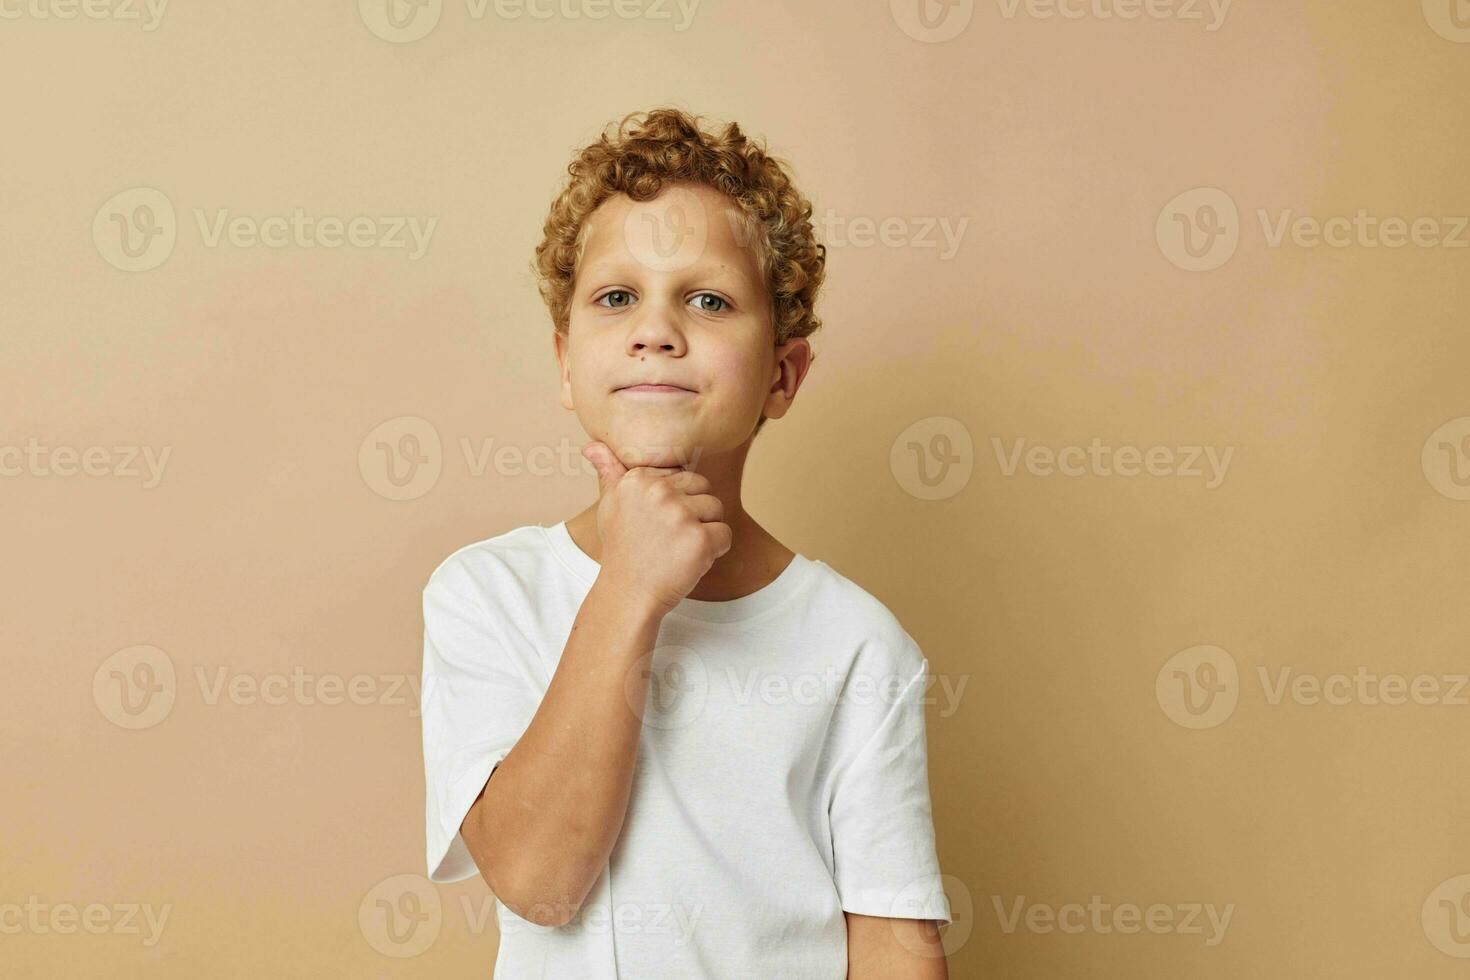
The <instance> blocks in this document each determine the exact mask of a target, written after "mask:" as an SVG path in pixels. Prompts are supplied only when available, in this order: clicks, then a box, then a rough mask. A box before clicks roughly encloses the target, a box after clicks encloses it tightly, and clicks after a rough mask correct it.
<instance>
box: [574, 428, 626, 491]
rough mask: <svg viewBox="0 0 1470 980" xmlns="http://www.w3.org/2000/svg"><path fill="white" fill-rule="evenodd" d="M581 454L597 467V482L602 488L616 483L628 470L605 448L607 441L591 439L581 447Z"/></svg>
mask: <svg viewBox="0 0 1470 980" xmlns="http://www.w3.org/2000/svg"><path fill="white" fill-rule="evenodd" d="M582 455H583V456H584V457H586V458H587V460H588V461H590V462H591V463H592V465H593V466H594V467H595V468H596V469H597V482H598V483H600V484H601V485H602V488H603V489H604V490H606V489H608V488H609V487H612V486H614V485H616V484H617V482H618V481H619V480H621V479H622V478H623V474H624V473H626V472H628V468H627V467H626V466H624V465H623V461H622V460H620V459H618V457H617V456H616V455H615V454H614V453H613V451H612V450H611V449H609V448H607V443H605V442H602V441H601V440H593V441H592V442H589V443H587V445H585V446H583V447H582Z"/></svg>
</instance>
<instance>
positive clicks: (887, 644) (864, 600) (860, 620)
mask: <svg viewBox="0 0 1470 980" xmlns="http://www.w3.org/2000/svg"><path fill="white" fill-rule="evenodd" d="M815 565H816V582H815V583H814V585H813V587H812V590H811V593H810V596H809V606H808V612H809V614H811V615H813V616H814V617H816V620H817V622H818V623H820V624H821V625H823V626H824V627H831V628H835V629H838V630H840V631H841V633H842V634H844V635H848V636H850V638H851V641H852V642H853V644H854V645H855V647H856V648H857V657H856V660H855V662H854V665H853V666H854V667H855V668H858V669H860V670H862V671H863V672H864V673H873V674H882V675H885V676H900V677H905V678H907V677H912V676H914V675H915V674H917V673H918V672H919V671H920V670H922V669H924V667H925V665H926V659H925V657H924V653H923V651H922V650H921V649H920V648H919V644H918V643H917V642H916V641H915V640H914V638H913V637H912V636H911V635H910V634H909V632H908V630H906V629H905V628H904V626H903V623H902V622H900V620H899V618H898V616H897V615H896V614H895V613H894V612H893V610H891V609H889V608H888V606H887V605H886V604H885V603H884V602H883V601H882V600H881V599H879V598H878V597H877V596H876V595H874V594H873V593H871V592H869V591H868V590H867V589H866V588H864V587H863V586H861V585H859V584H858V583H857V582H855V581H853V580H852V579H850V578H848V577H847V576H846V575H843V574H842V573H841V572H839V571H837V570H836V569H835V568H833V567H832V566H830V565H828V564H827V563H826V562H816V563H815Z"/></svg>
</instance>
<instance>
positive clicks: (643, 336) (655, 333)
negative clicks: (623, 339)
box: [628, 300, 684, 357]
mask: <svg viewBox="0 0 1470 980" xmlns="http://www.w3.org/2000/svg"><path fill="white" fill-rule="evenodd" d="M638 313H639V315H638V316H635V317H634V318H633V324H632V327H631V329H630V330H629V331H628V353H629V354H630V355H634V356H636V355H638V354H646V353H648V352H650V351H662V352H663V353H666V354H671V355H673V356H675V357H682V356H683V355H684V333H683V331H681V330H680V329H679V326H678V323H677V321H676V320H675V316H674V314H673V313H672V312H670V311H669V309H668V308H667V307H665V306H662V305H660V304H659V303H657V302H655V301H652V300H649V301H647V302H645V303H644V305H643V308H642V309H641V310H639V311H638Z"/></svg>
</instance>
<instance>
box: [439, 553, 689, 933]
mask: <svg viewBox="0 0 1470 980" xmlns="http://www.w3.org/2000/svg"><path fill="white" fill-rule="evenodd" d="M662 619H663V611H662V610H661V609H658V608H655V606H654V605H653V604H652V603H650V602H648V601H646V600H643V599H641V598H640V597H637V596H635V595H633V594H631V593H630V592H628V591H626V590H624V589H623V588H622V587H621V586H620V584H619V582H617V581H616V580H612V579H607V578H604V577H603V576H599V577H598V580H597V582H595V583H594V584H593V586H592V588H591V590H590V591H589V592H588V594H587V597H586V599H584V600H583V602H582V606H581V608H580V609H579V610H578V612H577V616H576V619H575V621H574V622H573V624H572V630H571V633H570V635H569V636H568V638H567V643H566V647H565V649H564V650H563V651H562V656H561V662H560V664H558V666H557V669H556V671H555V673H554V674H553V675H552V679H551V683H550V684H549V685H548V686H547V690H546V694H545V695H544V697H543V698H542V701H541V704H540V706H539V707H538V708H537V711H536V714H535V715H534V717H533V718H532V720H531V723H530V724H529V725H528V726H527V728H526V731H525V733H524V734H523V735H522V736H521V738H520V740H519V741H518V742H517V743H516V745H515V747H514V748H513V749H512V750H511V751H510V753H509V754H508V755H507V756H506V757H505V759H504V760H503V761H502V762H501V763H500V765H499V767H498V768H497V769H496V771H495V773H494V775H493V776H492V777H491V778H490V780H489V781H488V782H487V783H486V786H485V789H484V792H482V793H481V795H480V798H479V799H478V800H477V801H476V802H475V804H474V806H472V807H471V808H470V811H469V813H468V815H467V816H466V817H465V822H464V827H463V828H462V831H463V834H464V838H465V843H466V845H467V846H468V847H469V850H470V853H471V855H472V856H473V857H474V858H475V863H476V864H477V865H478V866H479V867H480V869H481V872H482V873H483V874H484V875H485V878H486V882H487V883H488V884H489V885H490V887H491V890H492V891H494V893H495V895H496V897H497V898H498V899H499V900H500V901H501V902H502V903H504V904H505V905H506V906H507V907H508V908H510V909H511V910H512V911H513V912H515V913H516V914H517V915H520V916H521V917H522V918H525V919H527V920H528V921H531V922H536V923H538V924H541V925H561V924H563V923H565V922H566V921H568V920H569V919H570V918H571V917H572V916H573V915H574V914H575V913H576V910H577V909H578V908H580V906H581V903H582V901H583V900H584V899H585V898H586V896H587V893H588V892H589V891H590V890H591V888H592V885H593V883H594V882H596V880H597V876H598V875H599V874H600V872H601V870H602V868H603V866H604V864H605V863H606V861H607V856H608V854H609V853H611V851H612V848H613V845H614V844H615V843H616V842H617V838H618V834H619V833H620V832H621V830H622V826H623V819H624V817H625V815H626V813H627V808H628V798H629V794H630V792H631V789H632V779H633V765H634V762H635V760H636V758H637V751H638V737H639V733H640V731H641V729H642V716H643V708H644V700H645V698H646V696H647V688H648V683H647V679H646V678H645V677H644V676H643V675H642V674H641V673H639V672H638V666H639V660H640V659H641V658H643V657H644V656H645V655H646V654H648V653H649V651H651V650H652V649H653V647H654V643H655V641H656V640H657V637H658V630H659V624H660V622H661V621H662Z"/></svg>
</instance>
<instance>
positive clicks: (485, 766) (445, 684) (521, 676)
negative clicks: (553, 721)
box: [420, 573, 540, 882]
mask: <svg viewBox="0 0 1470 980" xmlns="http://www.w3.org/2000/svg"><path fill="white" fill-rule="evenodd" d="M505 625H506V624H504V623H501V622H497V621H496V620H495V618H494V617H493V616H492V614H491V612H490V610H489V608H487V606H486V604H485V603H484V602H482V601H479V600H478V599H477V598H476V597H475V594H474V591H473V587H472V586H468V585H467V584H465V583H461V582H455V581H454V580H453V579H452V578H451V577H450V576H449V575H447V574H446V575H444V576H442V577H441V576H439V575H438V574H437V573H436V575H435V576H434V577H431V578H430V580H429V583H428V585H426V586H425V588H424V661H423V676H422V679H421V680H422V683H421V686H420V699H421V707H420V714H421V719H422V727H423V742H424V780H425V784H426V786H425V794H424V797H425V809H426V818H427V822H426V831H425V837H426V840H427V843H428V856H427V858H428V872H429V880H430V881H435V882H453V881H461V880H463V879H465V878H469V877H472V876H474V875H476V874H478V873H479V868H478V867H477V866H476V865H475V861H474V858H473V857H471V855H470V852H469V849H468V848H467V847H466V846H465V842H464V838H463V837H462V836H461V834H460V832H459V828H460V824H462V823H463V822H464V818H465V814H467V813H468V812H469V809H470V806H471V805H472V804H473V803H474V802H475V800H476V799H477V798H478V797H479V795H480V791H481V790H482V789H484V787H485V783H486V781H487V780H488V779H489V778H490V774H491V772H493V771H494V769H495V767H496V766H498V765H499V764H500V762H501V760H503V759H504V758H505V757H506V755H507V754H509V752H510V750H511V748H512V747H513V746H514V745H515V743H516V741H517V740H519V739H520V737H521V735H522V734H523V733H524V732H525V730H526V728H527V726H529V725H530V723H531V719H532V717H534V715H535V713H536V708H537V706H538V705H539V704H540V694H539V693H538V690H537V688H536V685H535V684H534V683H533V682H532V680H531V674H530V673H529V666H528V665H527V663H526V662H525V657H524V656H523V655H520V656H518V654H517V650H518V649H520V648H521V647H522V646H523V643H522V644H516V643H512V642H507V641H506V640H505V639H503V637H504V636H505V635H506V633H505V632H503V630H502V627H504V626H505Z"/></svg>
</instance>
